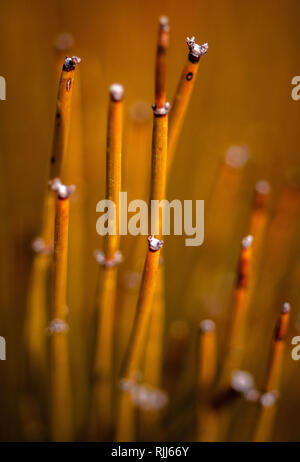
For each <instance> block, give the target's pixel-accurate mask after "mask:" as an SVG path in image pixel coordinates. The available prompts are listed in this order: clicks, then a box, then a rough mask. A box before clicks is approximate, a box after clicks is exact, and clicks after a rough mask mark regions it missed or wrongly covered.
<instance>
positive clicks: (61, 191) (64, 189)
mask: <svg viewBox="0 0 300 462" xmlns="http://www.w3.org/2000/svg"><path fill="white" fill-rule="evenodd" d="M50 185H51V188H52V189H53V191H55V192H56V193H57V197H58V198H59V199H66V198H67V197H69V196H70V195H71V194H72V192H74V191H75V186H74V185H70V186H67V185H65V184H63V183H62V182H61V180H60V179H59V178H54V180H52V181H50Z"/></svg>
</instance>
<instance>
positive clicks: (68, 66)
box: [63, 56, 81, 72]
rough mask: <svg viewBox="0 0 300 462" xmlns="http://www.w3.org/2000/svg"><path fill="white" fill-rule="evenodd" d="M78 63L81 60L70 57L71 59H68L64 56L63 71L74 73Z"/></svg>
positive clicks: (76, 57)
mask: <svg viewBox="0 0 300 462" xmlns="http://www.w3.org/2000/svg"><path fill="white" fill-rule="evenodd" d="M80 61H81V59H80V58H78V56H72V58H69V57H68V56H66V59H65V62H64V65H63V70H64V71H66V72H70V71H74V69H75V67H76V66H77V64H79V63H80Z"/></svg>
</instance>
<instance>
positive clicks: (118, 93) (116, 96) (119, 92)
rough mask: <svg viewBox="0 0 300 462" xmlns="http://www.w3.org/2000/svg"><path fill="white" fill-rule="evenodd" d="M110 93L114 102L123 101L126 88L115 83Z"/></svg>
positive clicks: (110, 88)
mask: <svg viewBox="0 0 300 462" xmlns="http://www.w3.org/2000/svg"><path fill="white" fill-rule="evenodd" d="M109 92H110V96H111V99H112V100H113V101H121V100H122V99H123V97H124V87H123V86H122V85H120V84H119V83H113V84H112V85H111V86H110V87H109Z"/></svg>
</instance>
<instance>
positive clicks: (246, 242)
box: [242, 234, 253, 249]
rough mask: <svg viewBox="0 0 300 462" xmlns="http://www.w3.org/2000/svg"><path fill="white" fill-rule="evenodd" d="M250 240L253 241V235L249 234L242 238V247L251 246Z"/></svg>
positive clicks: (247, 247)
mask: <svg viewBox="0 0 300 462" xmlns="http://www.w3.org/2000/svg"><path fill="white" fill-rule="evenodd" d="M252 242H253V236H251V234H249V235H248V236H246V237H244V238H243V239H242V248H243V249H249V247H251V244H252Z"/></svg>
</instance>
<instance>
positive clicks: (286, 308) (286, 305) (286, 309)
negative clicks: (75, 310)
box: [281, 302, 291, 313]
mask: <svg viewBox="0 0 300 462" xmlns="http://www.w3.org/2000/svg"><path fill="white" fill-rule="evenodd" d="M290 311H291V305H290V304H289V303H288V302H285V303H284V304H283V307H282V309H281V312H282V313H289V312H290Z"/></svg>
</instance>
